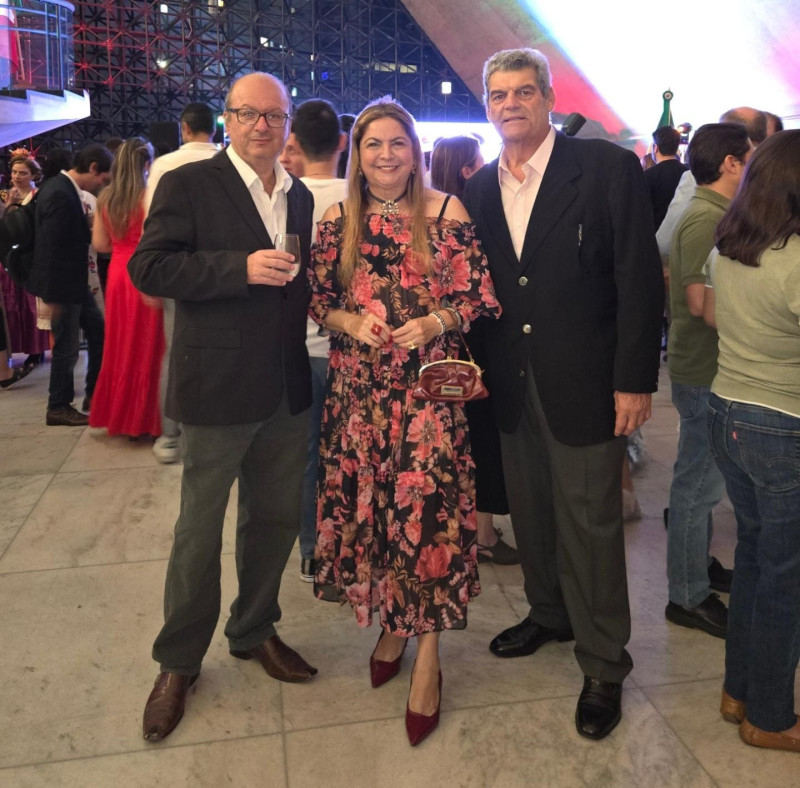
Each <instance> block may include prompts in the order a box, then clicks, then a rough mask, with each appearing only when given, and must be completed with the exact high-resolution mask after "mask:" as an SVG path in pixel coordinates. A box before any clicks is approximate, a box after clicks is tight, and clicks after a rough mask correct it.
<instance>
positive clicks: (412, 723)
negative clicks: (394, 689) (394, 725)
mask: <svg viewBox="0 0 800 788" xmlns="http://www.w3.org/2000/svg"><path fill="white" fill-rule="evenodd" d="M411 678H412V681H413V678H414V674H413V671H412V674H411ZM441 706H442V671H441V670H440V671H439V702H438V703H437V704H436V711H435V712H433V714H431V715H430V716H428V715H425V714H418V713H417V712H415V711H411V708H410V707H409V705H408V704H407V703H406V733H407V734H408V741H409V742H410V743H411V746H412V747H416V746H417V745H418V744H419V743H420V742H421V741H423V740H424V739H427V738H428V736H430V734H431V733H433V731H434V730H435V729H436V726H437V725H438V724H439V709H440V708H441Z"/></svg>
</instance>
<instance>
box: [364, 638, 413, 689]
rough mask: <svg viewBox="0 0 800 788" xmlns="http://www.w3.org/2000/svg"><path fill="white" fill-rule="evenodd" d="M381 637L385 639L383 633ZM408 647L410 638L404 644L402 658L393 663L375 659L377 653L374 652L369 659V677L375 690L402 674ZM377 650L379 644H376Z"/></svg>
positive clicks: (394, 660)
mask: <svg viewBox="0 0 800 788" xmlns="http://www.w3.org/2000/svg"><path fill="white" fill-rule="evenodd" d="M381 637H383V633H381ZM380 640H381V638H378V643H380ZM407 645H408V638H406V642H405V643H403V650H402V651H401V652H400V656H399V657H398V658H397V659H393V660H392V661H391V662H384V661H383V660H380V659H375V652H374V651H373V652H372V654H371V655H370V658H369V677H370V680H371V681H372V687H373V689H377V688H378V687H380V686H382V685H384V684H385V683H386V682H387V681H389V679H393V678H394V677H395V676H396V675H397V674H398V673H399V672H400V663H401V662H402V660H403V654H405V651H406V646H407ZM375 648H376V649H377V648H378V645H377V644H375Z"/></svg>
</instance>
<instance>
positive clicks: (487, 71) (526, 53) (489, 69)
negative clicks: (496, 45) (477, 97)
mask: <svg viewBox="0 0 800 788" xmlns="http://www.w3.org/2000/svg"><path fill="white" fill-rule="evenodd" d="M524 68H532V69H533V71H534V73H535V74H536V86H537V87H538V88H539V90H540V91H541V94H542V95H543V96H549V95H550V93H551V91H552V81H551V77H550V63H549V62H548V60H547V58H546V57H545V56H544V55H543V54H542V53H541V52H540V51H539V50H538V49H530V48H528V47H526V48H524V49H503V50H502V51H500V52H495V54H493V55H492V56H491V57H490V58H489V59H488V60H487V61H486V62H485V63H484V64H483V103H484V105H486V106H488V105H489V77H491V76H492V74H494V73H495V71H522V69H524Z"/></svg>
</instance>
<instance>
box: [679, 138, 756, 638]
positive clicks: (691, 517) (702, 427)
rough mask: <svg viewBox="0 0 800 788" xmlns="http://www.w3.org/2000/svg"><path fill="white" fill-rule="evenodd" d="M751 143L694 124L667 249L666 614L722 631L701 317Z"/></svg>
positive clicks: (716, 497) (708, 356)
mask: <svg viewBox="0 0 800 788" xmlns="http://www.w3.org/2000/svg"><path fill="white" fill-rule="evenodd" d="M752 149H753V146H752V143H751V142H750V139H749V138H748V136H747V130H746V129H745V127H744V126H742V125H740V124H738V123H709V124H707V125H705V126H701V127H700V128H699V129H698V130H697V132H696V133H695V135H694V137H693V138H692V141H691V142H690V143H689V149H688V156H689V166H690V168H691V171H692V175H694V177H695V180H696V181H697V184H698V185H697V187H696V189H695V193H694V196H693V197H692V199H691V200H690V202H689V205H688V206H687V208H686V211H685V212H684V214H683V216H682V217H681V219H680V221H679V222H678V226H677V227H676V229H675V233H674V235H673V238H672V245H671V249H670V256H669V278H670V309H671V312H672V326H671V328H670V335H669V347H668V358H669V373H670V378H671V380H672V402H673V403H674V405H675V407H676V408H677V410H678V414H679V416H680V437H679V439H678V454H677V458H676V460H675V466H674V470H673V478H672V485H671V487H670V493H669V533H668V539H667V578H668V581H669V603H668V604H667V608H666V611H665V615H666V617H667V620H668V621H671V622H672V623H674V624H679V625H681V626H685V627H690V628H695V629H701V630H703V631H704V632H708V634H710V635H714V636H715V637H720V638H724V637H725V633H726V631H727V627H728V610H727V608H726V607H725V605H724V603H723V602H722V601H721V600H720V598H719V595H718V594H715V593H712V591H711V589H712V588H715V589H717V590H719V591H729V590H730V583H731V574H732V573H731V571H730V570H727V569H724V568H723V567H722V566H721V564H720V563H719V561H717V559H715V558H714V559H712V558H711V557H710V555H709V550H708V548H709V542H710V540H711V528H710V518H711V510H712V509H713V508H714V506H715V505H716V504H717V503H718V502H719V501H720V499H721V498H722V496H723V494H724V491H725V483H724V481H723V478H722V474H721V473H720V472H719V469H718V468H717V466H716V464H715V463H714V459H713V457H712V456H711V452H710V450H709V445H708V436H707V434H706V407H707V402H708V397H709V394H710V391H711V382H712V380H713V379H714V375H715V374H716V372H717V332H716V331H715V330H714V329H713V328H711V327H710V326H708V325H706V323H705V322H704V321H703V299H704V297H705V275H704V273H703V266H704V264H705V262H706V259H707V258H708V255H709V254H710V253H711V250H712V249H713V248H714V231H715V229H716V227H717V224H718V223H719V221H720V219H722V217H723V215H724V213H725V210H726V208H727V207H728V204H729V203H730V201H731V199H732V198H733V196H734V195H735V194H736V189H737V187H738V185H739V181H740V180H741V177H742V173H743V172H744V167H745V164H746V162H747V159H748V157H749V156H750V153H751V151H752Z"/></svg>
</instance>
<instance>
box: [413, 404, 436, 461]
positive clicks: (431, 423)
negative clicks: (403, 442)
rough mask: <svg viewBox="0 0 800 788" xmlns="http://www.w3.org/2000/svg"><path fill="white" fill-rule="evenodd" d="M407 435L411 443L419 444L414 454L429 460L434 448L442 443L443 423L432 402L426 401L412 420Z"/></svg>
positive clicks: (416, 456)
mask: <svg viewBox="0 0 800 788" xmlns="http://www.w3.org/2000/svg"><path fill="white" fill-rule="evenodd" d="M407 437H408V440H409V441H410V442H411V443H415V444H417V446H416V448H415V449H413V450H412V454H413V456H414V457H415V459H418V460H421V461H424V460H427V459H428V457H430V456H431V454H432V453H433V450H434V449H435V448H438V447H439V446H441V445H442V425H441V423H440V422H439V420H438V419H437V418H436V414H435V412H434V410H433V405H432V404H431V403H430V402H426V403H425V407H424V409H423V410H421V411H419V412H418V413H417V415H416V416H414V418H413V419H412V420H411V424H410V425H409V427H408V436H407Z"/></svg>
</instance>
